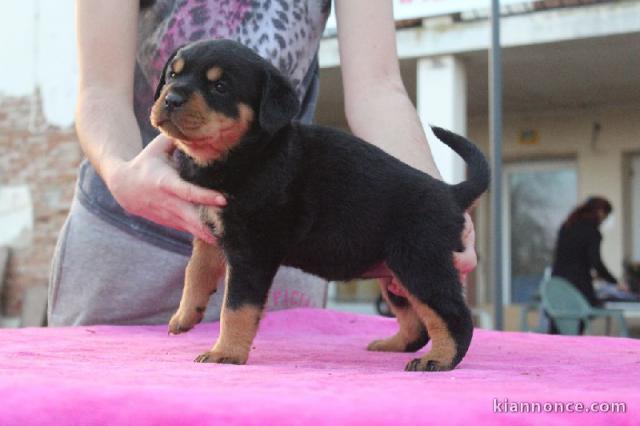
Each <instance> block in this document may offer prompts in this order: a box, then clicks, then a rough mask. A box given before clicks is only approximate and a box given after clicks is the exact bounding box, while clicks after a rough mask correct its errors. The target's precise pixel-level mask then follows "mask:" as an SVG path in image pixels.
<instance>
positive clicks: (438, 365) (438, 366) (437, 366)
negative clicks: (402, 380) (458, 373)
mask: <svg viewBox="0 0 640 426" xmlns="http://www.w3.org/2000/svg"><path fill="white" fill-rule="evenodd" d="M449 370H453V365H452V363H451V362H445V361H442V360H437V359H430V358H429V357H428V356H425V357H424V358H416V359H414V360H412V361H409V363H408V364H407V366H406V367H405V368H404V371H449Z"/></svg>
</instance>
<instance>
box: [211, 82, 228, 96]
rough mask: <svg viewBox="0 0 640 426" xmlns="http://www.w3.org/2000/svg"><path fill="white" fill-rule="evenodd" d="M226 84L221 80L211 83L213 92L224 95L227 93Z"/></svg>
mask: <svg viewBox="0 0 640 426" xmlns="http://www.w3.org/2000/svg"><path fill="white" fill-rule="evenodd" d="M227 89H228V87H227V83H226V82H225V81H223V80H218V81H214V82H213V90H215V91H216V92H218V93H220V94H225V93H227Z"/></svg>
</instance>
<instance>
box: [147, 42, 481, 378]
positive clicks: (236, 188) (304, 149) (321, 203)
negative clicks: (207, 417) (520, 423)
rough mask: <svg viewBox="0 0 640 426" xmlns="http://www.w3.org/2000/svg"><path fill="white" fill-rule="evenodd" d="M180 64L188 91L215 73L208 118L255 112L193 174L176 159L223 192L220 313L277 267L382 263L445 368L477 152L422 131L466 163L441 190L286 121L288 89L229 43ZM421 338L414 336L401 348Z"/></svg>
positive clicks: (197, 51)
mask: <svg viewBox="0 0 640 426" xmlns="http://www.w3.org/2000/svg"><path fill="white" fill-rule="evenodd" d="M181 56H182V57H183V58H185V59H186V64H187V65H185V71H184V72H183V73H182V74H188V75H190V76H191V77H189V78H191V80H185V81H186V82H187V83H184V84H190V85H191V86H192V87H191V89H192V90H202V91H204V92H205V93H207V89H206V84H207V82H206V79H204V78H201V77H196V76H197V75H198V74H197V73H196V72H195V67H203V69H204V68H206V67H210V66H213V65H216V66H220V67H222V68H223V69H224V70H225V71H224V75H225V78H228V79H229V83H230V84H229V86H230V88H229V92H228V96H226V97H225V98H221V97H217V98H215V97H212V96H209V97H207V98H206V99H207V102H208V104H209V106H210V107H211V108H212V109H215V110H216V111H222V112H224V113H226V114H227V115H229V116H237V113H238V112H237V104H238V103H239V102H242V103H245V104H247V105H249V106H251V107H252V108H253V110H254V111H256V112H257V118H258V119H257V120H254V121H253V124H252V126H251V128H250V129H249V131H248V132H247V133H246V134H245V135H244V137H243V138H242V140H241V141H240V142H239V143H238V144H237V145H236V146H235V147H234V148H233V149H232V150H231V151H230V152H228V154H227V155H226V156H225V157H224V158H223V159H221V160H218V161H215V162H213V163H212V164H210V165H208V166H206V167H200V166H198V165H197V164H196V163H195V162H194V161H193V160H192V159H191V158H189V157H188V156H187V155H186V154H184V153H182V154H181V155H180V156H179V171H180V175H181V176H182V177H183V178H184V179H186V180H188V181H191V182H193V183H195V184H197V185H199V186H203V187H207V188H212V189H215V190H218V191H220V192H223V193H224V194H226V195H227V201H228V204H227V206H226V208H225V209H224V210H223V213H222V221H223V223H224V234H223V235H222V236H221V237H220V243H221V246H222V248H223V250H224V252H225V255H226V258H227V261H228V264H229V267H230V270H231V273H230V280H229V283H228V285H229V287H228V292H229V293H228V297H229V299H228V303H229V306H230V307H232V308H233V307H239V306H242V305H244V304H247V303H248V304H254V305H258V306H262V305H263V304H264V302H265V301H266V297H267V292H268V290H269V287H270V286H271V281H272V279H273V276H274V275H275V273H276V270H277V269H278V267H279V266H280V265H282V264H284V265H289V266H293V267H297V268H300V269H303V270H305V271H307V272H310V273H312V274H316V275H319V276H321V277H324V278H326V279H328V280H348V279H352V278H356V277H359V276H361V274H363V273H364V272H366V271H367V270H368V269H370V268H371V267H372V266H374V265H377V264H380V263H381V262H386V263H387V265H388V266H389V267H390V269H391V270H392V271H393V272H394V273H395V274H396V276H397V277H398V278H399V279H400V281H401V282H402V283H403V284H404V286H405V287H406V289H407V290H408V291H409V292H410V293H412V294H413V295H415V296H416V297H417V298H418V299H419V300H420V301H422V302H424V303H426V304H428V306H429V307H431V308H432V309H433V310H435V311H436V312H437V313H438V314H439V315H440V316H441V317H442V318H443V320H444V321H445V322H446V324H447V326H448V327H449V330H450V334H451V336H452V337H453V339H454V340H455V342H456V344H457V355H456V359H455V360H454V363H453V365H451V366H450V367H451V368H452V367H453V366H455V365H456V364H457V363H458V362H459V361H460V360H461V359H462V357H463V356H464V354H465V353H466V351H467V348H468V346H469V343H470V341H471V334H472V323H471V316H470V313H469V310H468V308H467V306H466V305H465V302H464V300H463V296H462V291H461V285H460V283H459V282H458V275H457V272H456V270H455V268H454V266H453V262H452V252H453V251H460V250H462V249H463V246H462V243H461V240H460V236H461V232H462V230H463V227H464V218H463V213H464V211H465V209H467V208H468V207H469V206H470V204H471V203H472V202H473V201H474V200H475V199H476V198H477V197H479V196H480V195H481V194H482V193H483V192H484V191H485V190H486V188H487V186H488V180H489V171H488V166H487V163H486V160H485V159H484V156H483V155H482V154H481V153H480V152H479V151H478V149H477V148H476V147H475V146H474V145H473V144H471V143H470V142H469V141H467V140H466V139H464V138H462V137H461V136H458V135H455V134H453V133H451V132H448V131H446V130H443V129H439V128H436V127H434V128H433V131H434V133H435V134H436V135H437V136H438V137H439V138H440V139H442V141H443V142H444V143H446V144H447V145H449V146H451V148H453V149H454V150H455V151H456V152H458V153H459V154H460V155H461V156H462V157H463V158H464V159H465V160H466V162H467V164H468V166H469V176H470V179H469V180H467V181H465V182H463V183H460V184H458V185H454V186H450V185H447V184H445V183H444V182H442V181H440V180H438V179H435V178H433V177H431V176H429V175H427V174H425V173H423V172H420V171H418V170H416V169H414V168H412V167H410V166H408V165H406V164H405V163H403V162H401V161H399V160H397V159H396V158H394V157H392V156H390V155H388V154H387V153H385V152H383V151H382V150H381V149H379V148H377V147H375V146H373V145H371V144H369V143H367V142H365V141H363V140H361V139H359V138H357V137H354V136H352V135H349V134H347V133H345V132H342V131H339V130H336V129H332V128H327V127H322V126H315V125H302V124H297V123H292V122H290V120H291V118H292V117H294V116H295V114H296V112H297V109H298V103H297V101H295V92H294V91H293V89H292V88H291V87H290V86H289V84H288V83H287V81H286V80H285V78H284V77H282V76H281V75H280V74H279V73H278V72H277V71H276V70H275V68H273V67H272V66H271V65H269V64H268V63H267V62H266V61H264V60H262V59H261V58H259V57H258V56H257V55H256V54H255V53H253V52H252V51H251V50H249V49H247V48H245V47H242V46H240V45H238V44H237V43H234V42H231V41H211V42H200V43H196V44H195V45H191V46H189V47H187V48H184V49H182V51H181ZM188 67H192V68H191V69H188ZM181 78H187V77H186V76H184V77H181ZM176 84H177V83H176ZM160 90H161V87H159V88H158V93H160ZM427 339H428V336H427V333H426V332H425V333H424V337H423V338H421V339H419V341H416V342H415V343H413V344H411V345H410V347H407V350H413V349H414V348H416V349H417V348H418V347H421V346H422V345H424V344H425V343H426V341H427Z"/></svg>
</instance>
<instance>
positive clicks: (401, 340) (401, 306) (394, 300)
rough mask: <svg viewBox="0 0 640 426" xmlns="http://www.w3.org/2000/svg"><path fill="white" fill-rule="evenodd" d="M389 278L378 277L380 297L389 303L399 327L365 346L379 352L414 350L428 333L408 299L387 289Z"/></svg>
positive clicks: (420, 345) (419, 346) (418, 347)
mask: <svg viewBox="0 0 640 426" xmlns="http://www.w3.org/2000/svg"><path fill="white" fill-rule="evenodd" d="M390 281H391V279H390V278H384V279H380V280H379V283H380V291H381V292H382V297H383V298H384V300H386V302H387V303H388V304H389V307H390V308H391V312H393V315H395V317H396V319H397V320H398V325H399V326H400V329H399V330H398V332H397V333H396V334H394V335H393V336H391V337H389V338H387V339H380V340H374V341H373V342H371V343H369V346H367V350H368V351H381V352H416V351H418V350H420V349H421V348H422V347H423V346H424V345H426V344H427V342H428V341H429V335H428V334H427V329H426V328H425V326H424V324H423V323H422V321H421V320H420V318H419V317H418V315H417V314H416V312H415V311H414V310H413V307H412V306H411V304H409V300H408V299H407V298H406V297H404V296H400V295H397V294H394V293H392V292H390V291H389V289H388V287H389V285H390Z"/></svg>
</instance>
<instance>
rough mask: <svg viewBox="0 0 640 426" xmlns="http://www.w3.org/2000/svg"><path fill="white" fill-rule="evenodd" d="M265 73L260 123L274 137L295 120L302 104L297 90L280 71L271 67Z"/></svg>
mask: <svg viewBox="0 0 640 426" xmlns="http://www.w3.org/2000/svg"><path fill="white" fill-rule="evenodd" d="M265 73H266V76H265V80H264V81H265V83H264V87H263V88H262V99H261V100H260V112H259V117H258V121H259V122H260V127H262V129H264V130H265V131H266V132H267V133H269V134H271V135H272V134H274V133H276V132H277V131H278V130H280V129H281V128H283V127H284V126H286V125H287V124H289V123H290V122H291V120H293V118H294V117H295V116H296V115H297V114H298V110H299V109H300V103H299V102H298V96H297V95H296V92H295V90H294V89H293V87H291V84H290V83H289V82H288V81H287V79H286V78H285V77H284V76H283V75H282V74H280V72H279V71H278V70H276V69H275V68H274V67H273V66H271V65H269V66H267V67H265Z"/></svg>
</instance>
